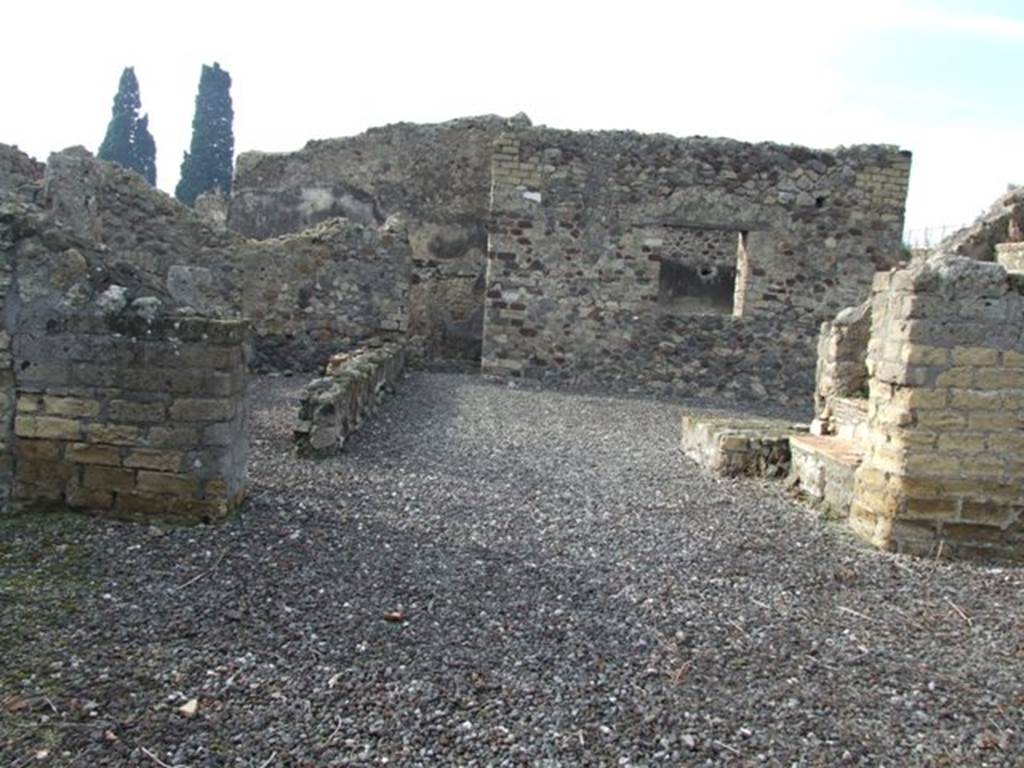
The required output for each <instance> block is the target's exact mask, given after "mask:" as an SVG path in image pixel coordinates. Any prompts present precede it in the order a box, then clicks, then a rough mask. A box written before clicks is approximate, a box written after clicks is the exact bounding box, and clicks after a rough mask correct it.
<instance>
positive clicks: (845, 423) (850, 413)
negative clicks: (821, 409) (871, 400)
mask: <svg viewBox="0 0 1024 768" xmlns="http://www.w3.org/2000/svg"><path fill="white" fill-rule="evenodd" d="M832 427H833V429H834V430H835V436H836V437H839V438H842V439H844V440H853V441H856V442H860V441H861V440H863V439H864V438H865V437H866V436H867V430H868V401H867V398H863V397H837V398H835V399H833V400H832Z"/></svg>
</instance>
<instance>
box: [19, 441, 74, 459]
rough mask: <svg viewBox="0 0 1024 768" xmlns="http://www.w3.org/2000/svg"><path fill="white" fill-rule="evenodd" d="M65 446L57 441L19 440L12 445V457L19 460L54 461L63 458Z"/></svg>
mask: <svg viewBox="0 0 1024 768" xmlns="http://www.w3.org/2000/svg"><path fill="white" fill-rule="evenodd" d="M66 445H67V443H65V442H62V441H57V440H32V439H21V440H17V441H15V443H14V455H15V457H16V458H17V459H19V460H21V459H27V460H28V461H56V460H58V459H60V458H62V457H63V456H64V447H65V446H66Z"/></svg>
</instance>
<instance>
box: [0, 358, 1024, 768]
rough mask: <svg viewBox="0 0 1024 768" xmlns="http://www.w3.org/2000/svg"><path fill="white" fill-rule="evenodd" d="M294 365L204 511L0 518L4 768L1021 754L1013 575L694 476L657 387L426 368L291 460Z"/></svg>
mask: <svg viewBox="0 0 1024 768" xmlns="http://www.w3.org/2000/svg"><path fill="white" fill-rule="evenodd" d="M301 383H302V382H301V381H298V380H294V379H262V380H260V381H259V382H257V383H256V385H255V387H254V424H253V429H252V435H253V449H252V461H251V477H252V484H251V498H250V501H249V502H248V503H247V506H246V508H245V509H244V512H243V513H242V515H241V516H240V517H239V518H238V519H237V520H234V521H232V522H231V523H229V524H227V525H225V526H223V527H219V528H193V529H178V530H172V531H170V532H160V531H157V530H155V529H151V528H146V527H142V526H130V525H121V524H114V523H108V522H101V523H97V522H95V521H90V520H85V519H81V518H75V517H58V518H19V519H15V520H11V521H6V522H3V523H0V609H2V614H0V654H2V656H0V686H2V689H0V699H2V701H3V707H2V709H0V765H3V766H18V767H19V768H22V767H24V766H37V765H69V766H70V765H75V766H104V765H118V766H150V767H151V768H152V766H172V765H173V766H193V767H196V768H198V767H199V766H239V767H241V766H247V767H249V766H251V767H252V768H269V767H270V766H350V765H383V764H392V765H410V766H411V765H537V766H561V765H564V766H576V765H587V766H590V765H619V766H626V765H628V766H640V765H670V766H689V765H734V766H747V765H768V766H841V765H858V766H860V765H863V766H883V765H884V766H996V765H998V766H1022V765H1024V716H1022V707H1024V605H1022V599H1021V598H1022V595H1024V589H1022V587H1024V570H1021V569H1012V568H994V567H986V566H981V565H971V564H956V563H943V562H938V563H937V562H931V561H922V560H912V559H903V558H898V557H894V556H891V555H887V554H883V553H878V552H874V551H871V550H869V549H866V548H864V547H862V546H861V545H859V544H858V543H856V542H855V541H853V540H851V539H849V538H848V537H847V536H846V535H845V534H844V533H842V532H841V531H839V530H838V529H836V528H834V527H829V526H825V525H823V524H821V523H819V522H817V521H816V520H815V519H814V517H813V515H812V514H811V513H810V512H808V511H807V510H805V509H803V508H802V507H800V506H798V505H795V504H793V503H792V502H790V501H789V500H788V499H787V498H786V497H785V495H784V493H783V491H782V488H781V486H777V485H764V484H759V483H755V482H747V481H742V482H741V481H722V480H717V479H714V478H711V477H708V476H706V475H704V474H703V473H702V472H700V471H699V470H698V469H697V468H696V467H695V466H693V465H691V464H689V463H688V462H686V461H684V460H683V459H682V458H681V457H680V456H679V454H678V453H677V451H676V442H677V429H678V427H677V421H678V415H679V413H680V406H678V405H671V404H666V403H659V402H652V401H644V400H639V399H631V400H630V399H621V398H612V397H600V396H584V395H573V394H569V393H564V392H554V391H524V390H520V389H510V388H508V387H502V386H497V385H492V384H487V383H485V382H482V381H480V380H479V379H475V378H473V377H471V376H459V375H440V374H432V375H427V374H417V375H414V376H413V377H411V378H410V379H409V380H408V381H407V382H406V383H405V385H404V386H403V388H402V390H401V392H400V394H399V396H398V397H396V398H394V399H393V400H391V401H389V402H388V403H387V404H386V405H385V406H384V407H383V408H382V409H381V411H380V412H379V413H378V414H377V416H376V417H375V419H374V420H373V421H372V422H371V423H369V424H368V425H367V426H366V427H365V428H364V429H363V430H362V431H361V432H360V433H358V434H357V435H356V436H355V437H354V439H353V440H352V442H351V444H350V451H349V453H348V454H347V455H346V456H344V457H342V458H339V459H337V460H330V461H325V462H320V463H314V462H305V461H298V460H296V459H293V458H292V457H291V456H290V453H289V450H288V448H289V437H290V427H291V418H292V415H293V413H294V403H295V398H296V396H297V393H298V390H299V387H300V386H301ZM191 699H196V700H198V710H197V712H196V714H195V716H193V717H185V716H184V715H182V714H181V713H180V712H179V707H181V706H182V705H183V704H185V703H186V702H188V701H189V700H191Z"/></svg>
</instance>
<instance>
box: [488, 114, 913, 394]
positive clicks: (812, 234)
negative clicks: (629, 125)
mask: <svg viewBox="0 0 1024 768" xmlns="http://www.w3.org/2000/svg"><path fill="white" fill-rule="evenodd" d="M909 168H910V158H909V153H906V152H901V151H899V150H897V149H896V148H893V147H854V148H849V149H843V150H839V151H836V152H824V151H812V150H808V149H804V148H800V147H782V146H776V145H750V144H743V143H741V142H733V141H726V140H712V139H675V138H672V137H667V136H646V135H639V134H632V133H615V132H606V133H573V132H568V131H555V130H549V129H530V130H521V131H515V132H509V133H508V134H506V135H505V136H504V137H502V138H501V139H499V140H498V142H497V143H496V147H495V154H494V162H493V193H492V204H491V221H490V241H489V251H488V272H487V294H486V300H485V317H484V343H483V367H484V370H485V371H486V372H491V373H496V374H503V375H522V376H551V377H559V378H565V377H579V376H584V377H586V376H593V377H595V378H599V379H602V380H608V381H616V380H619V381H633V382H638V383H642V384H644V385H647V384H651V383H653V384H654V385H655V388H659V389H663V390H665V391H671V392H674V393H677V394H684V395H686V394H729V393H731V394H732V395H734V396H741V397H771V398H773V399H793V400H795V401H798V400H800V399H801V398H805V397H807V396H809V395H810V394H811V392H812V391H813V373H811V372H813V370H814V359H815V341H816V337H817V332H818V324H819V323H820V321H821V320H824V319H825V318H826V317H829V316H831V315H833V314H834V313H835V312H836V311H838V310H839V309H840V308H842V307H844V306H847V305H849V304H852V303H859V302H861V301H863V300H864V298H865V297H866V296H867V295H868V292H869V289H870V285H871V278H872V276H873V274H874V273H875V271H876V270H877V269H880V268H888V267H890V266H892V265H894V264H896V263H897V261H898V259H899V258H900V244H901V237H902V223H903V204H904V200H905V197H906V185H907V180H908V175H909ZM693 230H713V231H717V232H722V233H731V234H732V236H733V237H734V238H736V241H737V245H738V246H739V247H738V248H737V255H736V256H735V257H734V258H735V265H736V273H737V278H736V279H737V286H736V288H735V297H736V300H735V302H734V313H735V314H737V315H739V316H738V317H729V316H711V315H708V316H705V315H702V314H695V313H685V312H683V313H673V312H668V313H666V312H663V311H660V310H659V307H658V294H659V280H660V278H659V273H660V269H661V266H660V265H661V262H662V261H663V260H683V261H685V260H687V259H693V258H694V256H693V254H692V251H690V252H687V251H686V250H683V251H679V250H678V249H676V251H675V252H674V253H673V250H672V249H671V248H666V244H669V245H670V244H672V243H673V242H677V241H678V239H679V233H680V232H686V231H693ZM716 258H720V257H716ZM690 266H692V267H699V266H700V264H699V263H695V264H691V265H690Z"/></svg>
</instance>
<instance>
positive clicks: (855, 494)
mask: <svg viewBox="0 0 1024 768" xmlns="http://www.w3.org/2000/svg"><path fill="white" fill-rule="evenodd" d="M1022 211H1024V195H1022V194H1021V192H1019V191H1017V190H1014V191H1011V192H1010V193H1008V194H1007V195H1006V196H1005V197H1003V198H1001V199H1000V200H999V201H997V203H996V204H995V205H994V206H993V207H992V209H991V210H990V211H989V212H988V213H987V214H986V215H984V216H982V217H981V218H979V220H978V221H977V222H976V223H975V224H973V225H972V226H971V227H968V228H965V229H964V230H962V231H960V232H958V233H956V234H954V235H953V236H951V237H950V238H949V239H948V240H947V241H946V242H944V243H942V244H941V245H940V246H939V248H938V249H937V250H936V251H935V252H934V253H932V254H926V255H922V256H920V257H916V258H915V259H914V260H912V261H911V262H910V263H909V264H907V265H904V266H902V267H900V268H898V269H894V270H891V271H885V272H879V273H878V274H877V275H875V278H874V283H873V288H872V292H871V296H870V298H868V299H867V300H866V301H865V302H864V303H862V304H860V305H858V306H855V307H850V308H847V309H845V310H843V311H842V312H840V313H839V314H838V315H837V316H836V318H835V319H834V320H831V321H827V322H825V323H823V324H822V327H821V335H820V339H819V344H818V365H817V386H816V392H815V397H814V407H815V411H814V413H815V418H814V421H813V422H812V424H811V425H810V432H811V433H812V434H808V433H806V431H805V430H802V429H801V428H799V427H795V428H791V429H790V434H789V437H788V442H789V449H790V450H789V456H788V457H787V458H788V460H789V462H790V464H791V483H792V484H793V485H794V486H795V487H798V488H799V489H800V491H801V492H802V493H803V494H804V495H805V496H806V497H809V498H810V499H811V500H812V501H814V503H815V504H817V505H818V506H819V507H820V508H821V509H822V510H823V513H824V514H825V515H826V516H828V517H830V518H833V519H837V520H841V521H844V522H847V523H848V525H849V527H850V529H851V530H852V531H853V532H855V533H856V534H858V535H859V536H861V537H862V538H864V539H866V540H867V541H869V542H871V543H872V544H874V545H876V546H878V547H882V548H885V549H893V550H896V551H900V552H909V553H914V554H920V555H932V556H935V555H943V554H944V555H946V556H953V557H966V558H984V559H1009V560H1020V559H1021V558H1022V557H1024V519H1022V516H1021V512H1022V509H1024V474H1022V473H1024V465H1022V463H1021V455H1022V453H1021V452H1022V449H1024V438H1022V433H1021V431H1022V425H1024V421H1022V419H1024V410H1022V400H1021V397H1022V394H1024V356H1022V354H1024V332H1022V328H1024V303H1022V302H1024V275H1022V273H1021V272H1019V271H1017V270H1016V269H1015V267H1017V266H1019V262H1018V261H1016V257H1017V254H1019V253H1020V252H1021V243H1020V240H1021V229H1020V225H1019V220H1020V217H1021V215H1022V214H1021V212H1022ZM682 428H683V449H684V450H685V451H686V452H687V454H688V455H690V456H691V457H692V458H694V459H695V460H697V461H699V462H701V463H702V464H704V465H705V466H708V467H709V468H711V469H713V470H715V471H720V472H721V471H724V470H725V468H726V467H729V468H731V469H732V471H733V472H736V471H740V472H743V473H747V474H768V473H767V472H766V471H765V468H764V462H763V461H761V458H760V457H761V453H760V452H759V451H758V450H757V447H756V446H757V445H758V442H757V441H758V440H763V439H765V436H766V435H770V436H772V437H774V438H775V439H776V440H778V437H777V435H778V430H776V431H775V432H774V433H773V432H766V429H765V427H764V426H763V425H760V424H758V423H757V422H752V421H751V420H749V419H747V418H739V419H735V418H734V419H732V420H727V421H726V422H725V423H724V424H723V423H722V422H721V421H719V420H716V419H714V418H711V417H705V416H701V417H696V418H695V417H692V416H691V417H684V420H683V425H682ZM737 434H743V435H744V436H745V438H746V439H745V440H742V441H741V440H737V439H736V437H735V435H737ZM715 446H717V448H715ZM722 446H730V447H731V451H732V453H730V454H727V455H728V456H729V461H728V462H725V461H723V460H722V459H721V458H719V456H720V455H726V454H724V453H723V447H722Z"/></svg>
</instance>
